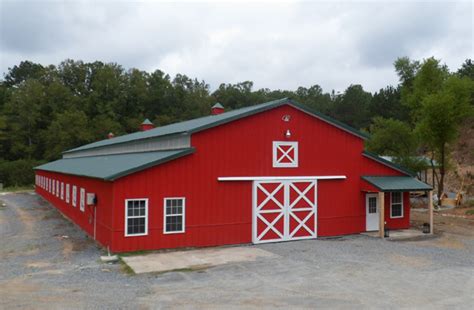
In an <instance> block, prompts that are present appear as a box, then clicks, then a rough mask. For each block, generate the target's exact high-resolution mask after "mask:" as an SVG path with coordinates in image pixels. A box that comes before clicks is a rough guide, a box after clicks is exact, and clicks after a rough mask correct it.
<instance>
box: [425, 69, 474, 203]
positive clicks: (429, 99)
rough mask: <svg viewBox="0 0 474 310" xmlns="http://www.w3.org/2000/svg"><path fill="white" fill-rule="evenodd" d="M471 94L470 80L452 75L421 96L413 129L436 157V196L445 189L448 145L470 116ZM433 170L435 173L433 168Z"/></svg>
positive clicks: (472, 86)
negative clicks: (416, 121)
mask: <svg viewBox="0 0 474 310" xmlns="http://www.w3.org/2000/svg"><path fill="white" fill-rule="evenodd" d="M473 94H474V82H473V81H471V80H469V79H467V78H463V79H460V78H459V77H456V76H454V75H453V76H450V77H449V78H447V79H446V81H445V82H444V83H443V85H442V88H441V89H439V90H438V91H437V92H434V93H432V94H428V95H426V96H425V97H424V98H423V99H422V104H421V109H420V115H421V116H420V118H419V121H418V123H417V125H416V131H417V132H418V134H419V135H420V137H421V141H422V143H423V144H424V145H425V146H427V147H428V148H429V149H430V150H431V152H432V154H433V157H435V158H436V159H437V160H438V164H439V176H438V174H435V176H436V178H437V180H438V197H440V196H441V194H442V193H443V192H444V178H445V174H446V167H447V166H448V164H449V161H448V159H449V153H450V148H451V147H452V144H453V143H454V142H455V140H456V138H457V136H458V134H459V127H460V124H461V123H462V121H463V120H465V119H466V118H467V117H468V116H470V115H472V106H471V105H470V103H471V98H472V96H473ZM433 169H434V167H433ZM434 171H435V172H436V170H435V169H434Z"/></svg>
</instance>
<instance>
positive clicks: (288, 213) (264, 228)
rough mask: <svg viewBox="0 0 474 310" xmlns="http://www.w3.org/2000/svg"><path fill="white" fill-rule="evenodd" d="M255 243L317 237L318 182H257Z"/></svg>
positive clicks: (254, 206)
mask: <svg viewBox="0 0 474 310" xmlns="http://www.w3.org/2000/svg"><path fill="white" fill-rule="evenodd" d="M253 186H254V188H253V190H254V191H253V195H254V197H253V234H252V241H253V243H265V242H278V241H290V240H299V239H311V238H316V237H317V226H316V222H317V203H316V201H317V200H316V181H315V180H308V181H300V180H298V181H293V180H285V181H255V182H254V185H253Z"/></svg>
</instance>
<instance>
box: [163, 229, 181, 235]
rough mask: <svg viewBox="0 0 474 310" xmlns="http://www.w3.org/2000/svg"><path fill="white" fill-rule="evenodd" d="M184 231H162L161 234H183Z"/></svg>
mask: <svg viewBox="0 0 474 310" xmlns="http://www.w3.org/2000/svg"><path fill="white" fill-rule="evenodd" d="M184 233H185V231H184V230H183V231H163V234H165V235H174V234H184Z"/></svg>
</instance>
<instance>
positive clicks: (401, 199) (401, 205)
mask: <svg viewBox="0 0 474 310" xmlns="http://www.w3.org/2000/svg"><path fill="white" fill-rule="evenodd" d="M394 193H399V194H400V202H397V203H394V202H393V194H394ZM394 204H396V205H400V207H401V209H402V214H401V215H399V216H393V213H392V207H393V205H394ZM403 216H404V214H403V192H390V218H391V219H399V218H403Z"/></svg>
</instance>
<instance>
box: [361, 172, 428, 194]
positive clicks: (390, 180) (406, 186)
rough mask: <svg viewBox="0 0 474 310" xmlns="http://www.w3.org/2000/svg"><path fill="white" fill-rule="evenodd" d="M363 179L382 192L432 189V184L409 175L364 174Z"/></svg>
mask: <svg viewBox="0 0 474 310" xmlns="http://www.w3.org/2000/svg"><path fill="white" fill-rule="evenodd" d="M362 179H363V180H365V181H367V182H368V183H369V184H371V185H373V186H375V187H376V188H377V189H378V190H380V191H382V192H408V191H430V190H432V189H433V187H431V186H430V185H428V184H426V183H424V182H421V181H420V180H418V179H416V178H413V177H409V176H363V177H362Z"/></svg>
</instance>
